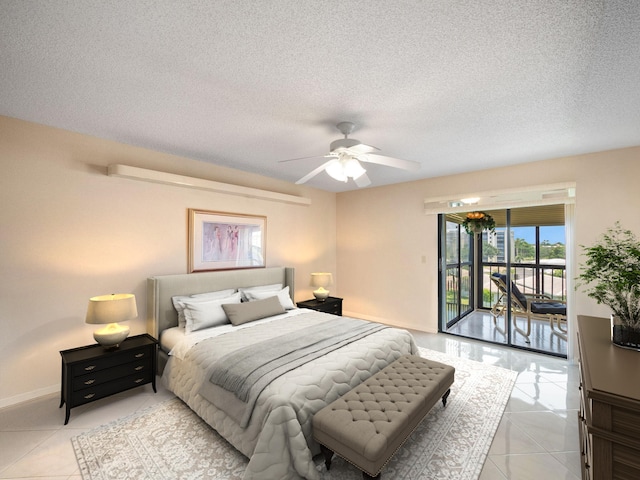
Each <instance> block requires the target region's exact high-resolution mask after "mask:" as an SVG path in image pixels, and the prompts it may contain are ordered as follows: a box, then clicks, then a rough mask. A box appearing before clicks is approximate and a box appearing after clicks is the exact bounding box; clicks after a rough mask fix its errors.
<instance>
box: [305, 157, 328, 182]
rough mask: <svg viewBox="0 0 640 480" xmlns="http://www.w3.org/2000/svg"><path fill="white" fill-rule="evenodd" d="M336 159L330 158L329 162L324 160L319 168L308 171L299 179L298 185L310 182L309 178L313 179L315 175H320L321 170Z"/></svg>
mask: <svg viewBox="0 0 640 480" xmlns="http://www.w3.org/2000/svg"><path fill="white" fill-rule="evenodd" d="M333 160H334V159H331V160H329V161H328V162H324V163H323V164H322V165H320V166H319V167H318V168H316V169H314V170H312V171H311V172H309V173H307V174H306V175H305V176H304V177H302V178H301V179H300V180H298V181H297V182H296V185H300V184H303V183H306V182H308V181H309V180H311V179H312V178H313V177H315V176H316V175H318V174H319V173H320V172H321V171H323V170H324V169H325V168H326V167H327V165H329V164H330V163H331V162H333Z"/></svg>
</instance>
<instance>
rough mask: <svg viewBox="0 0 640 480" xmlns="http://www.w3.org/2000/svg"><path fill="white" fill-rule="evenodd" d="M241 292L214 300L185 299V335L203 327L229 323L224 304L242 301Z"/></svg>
mask: <svg viewBox="0 0 640 480" xmlns="http://www.w3.org/2000/svg"><path fill="white" fill-rule="evenodd" d="M240 298H241V295H240V292H238V293H236V294H234V295H231V296H230V297H224V298H216V299H214V300H202V299H191V300H185V301H184V319H185V321H186V323H185V326H184V333H185V335H189V334H190V333H191V332H195V331H196V330H202V329H203V328H209V327H217V326H219V325H225V324H227V323H229V319H228V318H227V314H226V313H224V310H223V309H222V304H223V303H225V304H233V303H240Z"/></svg>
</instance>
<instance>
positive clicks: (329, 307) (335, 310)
mask: <svg viewBox="0 0 640 480" xmlns="http://www.w3.org/2000/svg"><path fill="white" fill-rule="evenodd" d="M317 310H318V311H319V312H324V313H331V314H333V315H342V305H340V304H339V303H338V302H331V303H327V304H325V305H322V306H320V307H318V308H317Z"/></svg>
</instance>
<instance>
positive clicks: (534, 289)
mask: <svg viewBox="0 0 640 480" xmlns="http://www.w3.org/2000/svg"><path fill="white" fill-rule="evenodd" d="M495 272H498V273H502V274H506V273H507V268H506V266H505V264H501V263H489V262H486V263H483V264H482V278H481V279H480V289H481V290H482V293H483V294H482V302H481V304H480V305H481V307H482V308H491V307H492V305H493V304H494V303H495V302H496V300H497V299H498V295H499V293H498V288H497V287H496V286H495V284H494V283H493V282H492V281H491V275H492V274H493V273H495ZM511 280H512V281H513V282H514V283H515V284H516V286H517V287H518V289H519V290H520V291H521V292H522V293H536V294H544V295H549V296H550V297H551V298H553V299H556V300H562V301H566V300H567V277H566V268H565V266H564V265H546V264H516V265H513V264H512V265H511Z"/></svg>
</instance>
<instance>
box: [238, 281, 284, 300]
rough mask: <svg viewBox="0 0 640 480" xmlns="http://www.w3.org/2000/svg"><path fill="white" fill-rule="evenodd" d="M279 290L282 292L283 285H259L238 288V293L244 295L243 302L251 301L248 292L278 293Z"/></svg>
mask: <svg viewBox="0 0 640 480" xmlns="http://www.w3.org/2000/svg"><path fill="white" fill-rule="evenodd" d="M278 290H282V284H281V283H273V284H271V285H259V286H257V287H241V288H238V291H239V292H240V293H241V294H242V301H243V302H248V301H249V297H248V296H247V293H248V292H277V291H278Z"/></svg>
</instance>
